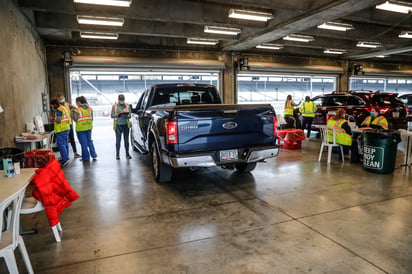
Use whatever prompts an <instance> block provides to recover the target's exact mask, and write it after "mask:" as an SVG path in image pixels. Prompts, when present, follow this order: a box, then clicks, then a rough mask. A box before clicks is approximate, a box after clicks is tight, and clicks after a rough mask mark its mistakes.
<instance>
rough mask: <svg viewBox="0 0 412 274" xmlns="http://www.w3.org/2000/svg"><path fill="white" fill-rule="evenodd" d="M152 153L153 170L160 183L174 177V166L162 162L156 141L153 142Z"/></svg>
mask: <svg viewBox="0 0 412 274" xmlns="http://www.w3.org/2000/svg"><path fill="white" fill-rule="evenodd" d="M150 154H151V156H152V170H153V176H154V177H155V180H156V182H158V183H167V182H170V180H171V179H172V167H171V166H169V165H166V164H164V163H163V162H162V160H161V159H160V156H159V151H158V149H157V146H156V142H153V143H152V146H151V148H150Z"/></svg>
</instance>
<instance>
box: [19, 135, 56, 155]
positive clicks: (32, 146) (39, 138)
mask: <svg viewBox="0 0 412 274" xmlns="http://www.w3.org/2000/svg"><path fill="white" fill-rule="evenodd" d="M53 135H54V131H51V132H45V133H38V134H33V135H31V136H30V137H36V138H35V139H34V138H33V139H28V138H27V137H29V136H26V137H25V138H24V140H21V141H15V143H16V144H21V145H22V146H23V150H25V147H24V145H25V144H28V145H29V146H30V148H29V150H33V149H37V146H36V144H37V143H39V144H40V147H45V148H47V149H50V143H51V138H52V137H53ZM45 140H47V142H46V144H44V143H45V142H44V141H45Z"/></svg>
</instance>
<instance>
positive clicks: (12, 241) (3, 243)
mask: <svg viewBox="0 0 412 274" xmlns="http://www.w3.org/2000/svg"><path fill="white" fill-rule="evenodd" d="M23 196H24V189H23V190H21V191H20V192H18V193H16V194H14V195H13V196H11V197H9V198H8V199H7V200H5V201H4V202H3V203H2V204H0V214H1V216H3V215H4V213H5V211H6V209H9V210H8V211H7V214H8V216H7V220H8V223H7V225H6V226H5V227H6V228H5V230H4V231H3V229H0V257H3V258H4V259H5V261H6V265H7V268H8V269H9V272H10V273H19V270H18V268H17V263H16V257H15V256H14V250H15V249H16V248H17V247H19V250H20V253H21V255H22V257H23V261H24V263H25V265H26V269H27V272H28V273H33V268H32V266H31V263H30V258H29V254H28V253H27V250H26V246H25V245H24V241H23V238H22V237H21V236H20V234H19V227H20V209H21V204H22V200H23ZM0 228H3V218H0Z"/></svg>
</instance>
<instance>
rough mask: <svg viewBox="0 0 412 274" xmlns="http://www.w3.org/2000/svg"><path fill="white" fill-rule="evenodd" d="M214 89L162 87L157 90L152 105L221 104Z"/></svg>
mask: <svg viewBox="0 0 412 274" xmlns="http://www.w3.org/2000/svg"><path fill="white" fill-rule="evenodd" d="M219 103H220V99H219V97H217V96H216V91H215V89H214V88H209V87H193V86H184V87H179V88H176V87H161V88H158V89H156V92H155V97H154V98H153V103H152V105H153V106H154V105H174V106H175V105H186V104H219Z"/></svg>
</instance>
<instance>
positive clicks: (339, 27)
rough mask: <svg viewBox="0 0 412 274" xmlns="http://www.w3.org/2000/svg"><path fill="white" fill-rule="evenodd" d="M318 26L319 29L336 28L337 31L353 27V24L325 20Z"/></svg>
mask: <svg viewBox="0 0 412 274" xmlns="http://www.w3.org/2000/svg"><path fill="white" fill-rule="evenodd" d="M318 28H320V29H329V30H337V31H347V30H351V29H354V27H353V25H351V24H345V23H339V22H326V23H323V24H322V25H319V26H318Z"/></svg>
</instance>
